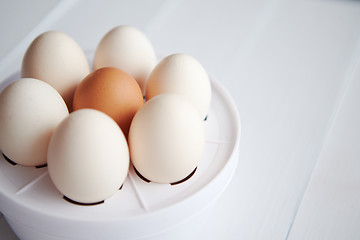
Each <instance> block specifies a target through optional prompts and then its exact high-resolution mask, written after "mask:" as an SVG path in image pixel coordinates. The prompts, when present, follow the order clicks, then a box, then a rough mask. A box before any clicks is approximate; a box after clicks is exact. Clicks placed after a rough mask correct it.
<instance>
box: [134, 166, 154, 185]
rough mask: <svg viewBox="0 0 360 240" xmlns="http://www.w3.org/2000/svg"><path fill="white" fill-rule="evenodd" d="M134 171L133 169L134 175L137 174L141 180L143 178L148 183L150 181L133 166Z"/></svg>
mask: <svg viewBox="0 0 360 240" xmlns="http://www.w3.org/2000/svg"><path fill="white" fill-rule="evenodd" d="M133 167H134V166H133ZM134 171H135V173H136V175H137V176H138V177H139V178H140V179H141V180H143V181H144V182H147V183H150V182H151V181H150V180H149V179H147V178H146V177H144V176H143V175H141V174H140V173H139V171H138V170H136V168H135V167H134Z"/></svg>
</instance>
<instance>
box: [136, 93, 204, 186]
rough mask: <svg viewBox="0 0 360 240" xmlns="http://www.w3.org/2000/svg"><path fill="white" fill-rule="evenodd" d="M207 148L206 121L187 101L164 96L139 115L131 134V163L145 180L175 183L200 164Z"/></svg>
mask: <svg viewBox="0 0 360 240" xmlns="http://www.w3.org/2000/svg"><path fill="white" fill-rule="evenodd" d="M204 144H205V130H204V125H203V121H202V119H201V118H200V116H199V113H198V112H197V110H196V109H195V107H194V106H193V105H192V104H191V103H190V102H189V101H188V100H187V99H185V98H184V97H182V96H180V95H175V94H161V95H158V96H156V97H154V98H152V99H151V100H149V101H148V102H146V103H145V104H144V106H143V107H142V108H141V109H140V110H139V111H138V112H137V113H136V115H135V117H134V119H133V122H132V124H131V127H130V132H129V147H130V154H131V160H132V162H133V165H134V167H135V168H136V170H137V171H138V172H139V173H140V174H141V175H142V176H143V177H145V178H146V179H148V180H150V181H153V182H157V183H174V182H177V181H180V180H183V179H184V178H186V177H187V176H188V175H189V174H190V173H191V172H193V170H194V169H195V168H196V167H197V165H198V164H199V161H200V159H201V157H202V154H203V148H204Z"/></svg>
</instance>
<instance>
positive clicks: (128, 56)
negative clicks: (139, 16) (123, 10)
mask: <svg viewBox="0 0 360 240" xmlns="http://www.w3.org/2000/svg"><path fill="white" fill-rule="evenodd" d="M155 64H156V55H155V51H154V48H153V46H152V44H151V42H150V41H149V39H148V38H147V37H146V36H145V35H144V34H143V33H142V32H141V31H140V30H138V29H136V28H134V27H131V26H125V25H122V26H117V27H115V28H113V29H112V30H110V31H109V32H108V33H106V35H105V36H104V37H103V38H102V39H101V41H100V43H99V44H98V47H97V49H96V52H95V57H94V64H93V68H94V69H99V68H102V67H117V68H120V69H122V70H124V71H126V72H127V73H129V74H130V75H131V76H133V77H134V78H135V80H136V81H137V82H138V83H139V85H140V88H141V89H142V91H144V90H145V83H146V80H147V77H148V76H149V74H150V72H151V70H152V69H153V68H154V66H155Z"/></svg>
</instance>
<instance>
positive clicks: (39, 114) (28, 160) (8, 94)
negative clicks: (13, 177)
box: [0, 78, 69, 166]
mask: <svg viewBox="0 0 360 240" xmlns="http://www.w3.org/2000/svg"><path fill="white" fill-rule="evenodd" d="M68 115H69V113H68V109H67V107H66V104H65V102H64V100H63V99H62V98H61V96H60V95H59V93H58V92H57V91H56V90H55V89H54V88H53V87H51V86H50V85H49V84H47V83H45V82H43V81H40V80H37V79H32V78H23V79H20V80H17V81H15V82H13V83H11V84H10V85H8V86H7V87H6V88H5V89H4V90H3V91H2V92H1V94H0V133H1V134H0V148H1V151H2V152H3V153H4V155H6V156H7V157H8V158H9V159H11V160H12V161H13V162H15V163H18V164H21V165H25V166H40V165H44V164H46V162H47V150H48V145H49V141H50V138H51V136H52V134H53V132H54V130H55V128H56V127H57V126H58V124H59V123H60V122H61V121H62V120H63V119H64V118H65V117H66V116H68Z"/></svg>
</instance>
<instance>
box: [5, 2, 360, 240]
mask: <svg viewBox="0 0 360 240" xmlns="http://www.w3.org/2000/svg"><path fill="white" fill-rule="evenodd" d="M0 20H1V21H0V34H1V40H0V43H1V44H0V81H2V80H3V79H5V78H6V77H8V76H9V75H10V74H12V73H14V72H15V71H18V70H19V69H20V66H21V59H22V56H23V54H24V52H25V50H26V48H27V46H28V45H29V43H30V42H31V41H32V40H33V39H34V38H35V37H36V36H37V35H38V34H40V33H42V32H44V31H46V30H59V31H63V32H65V33H67V34H69V35H70V36H72V37H73V38H74V39H75V40H76V41H77V42H78V43H79V44H80V46H81V47H82V48H83V49H84V50H85V51H92V50H94V48H95V47H96V45H97V43H98V42H99V41H100V39H101V37H102V36H103V35H104V34H105V33H106V32H107V31H108V30H109V29H111V28H113V27H114V26H116V25H121V24H128V25H132V26H135V27H137V28H139V29H140V30H142V31H143V32H144V33H145V34H146V35H147V36H148V37H149V39H150V40H151V41H152V43H153V45H154V47H155V49H156V51H157V52H158V53H161V54H162V55H168V54H171V53H175V52H184V53H188V54H190V55H193V56H194V57H196V58H197V59H198V60H199V61H200V62H201V63H202V64H203V65H204V67H205V68H206V70H207V71H208V73H209V74H210V75H211V76H212V77H214V78H215V79H217V80H218V81H220V82H221V83H222V84H223V85H224V86H225V87H226V88H227V89H228V91H229V92H230V93H231V95H232V96H233V98H234V99H235V102H236V104H237V107H238V109H239V112H240V116H241V122H242V136H241V144H240V149H241V152H240V158H239V164H238V168H237V170H236V174H235V176H234V179H233V181H232V182H231V184H230V186H229V187H228V188H227V190H226V191H225V193H224V194H223V195H222V197H221V199H220V200H219V202H218V204H217V206H216V209H215V212H214V214H213V217H212V218H211V219H210V220H209V222H208V224H207V225H206V227H205V229H204V231H203V233H202V236H201V238H203V239H291V240H292V239H360V1H355V0H353V1H350V0H348V1H347V0H312V1H310V0H299V1H290V0H288V1H285V0H273V1H271V0H241V1H238V0H232V1H229V0H224V1H220V0H211V1H206V0H200V1H190V0H174V1H166V0H152V1H145V0H135V1H115V0H113V1H95V0H91V1H73V0H69V1H60V0H51V1H46V0H35V1H32V2H30V1H26V0H22V1H4V0H1V1H0ZM0 86H1V87H4V86H2V85H1V82H0ZM0 134H1V133H0ZM0 239H1V240H2V239H4V240H10V239H17V238H16V236H15V235H14V234H13V233H12V231H11V230H10V228H9V227H8V225H7V223H6V221H5V220H4V218H3V217H2V216H0Z"/></svg>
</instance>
